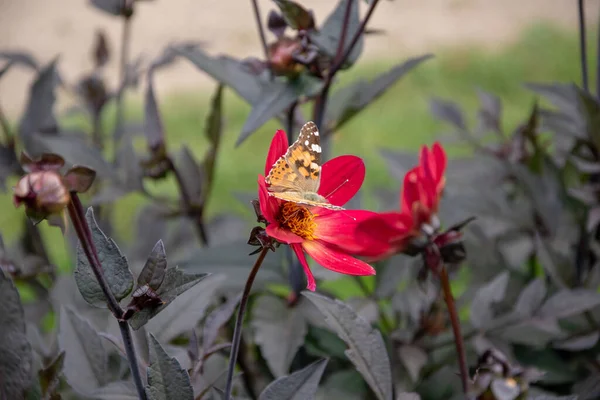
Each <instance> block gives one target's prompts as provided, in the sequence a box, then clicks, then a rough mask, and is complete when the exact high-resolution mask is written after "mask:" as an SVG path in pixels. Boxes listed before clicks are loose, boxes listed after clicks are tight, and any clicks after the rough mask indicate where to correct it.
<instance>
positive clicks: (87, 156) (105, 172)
mask: <svg viewBox="0 0 600 400" xmlns="http://www.w3.org/2000/svg"><path fill="white" fill-rule="evenodd" d="M31 138H32V140H33V141H34V142H35V143H36V149H38V150H39V152H46V153H55V154H58V155H60V156H61V157H62V158H64V159H65V161H66V163H67V164H68V165H81V166H85V167H88V168H91V169H93V170H94V171H96V175H97V176H98V177H99V178H105V179H112V180H116V179H117V176H116V175H115V172H114V171H113V167H112V166H111V165H110V164H109V163H108V162H107V161H106V160H105V159H104V157H103V156H102V153H101V152H100V150H98V149H97V148H95V147H94V146H92V145H91V144H89V143H87V142H86V141H85V140H83V139H82V138H80V137H76V136H73V135H61V136H55V135H52V136H50V135H43V134H38V133H34V134H32V135H31Z"/></svg>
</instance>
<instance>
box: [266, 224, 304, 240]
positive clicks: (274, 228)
mask: <svg viewBox="0 0 600 400" xmlns="http://www.w3.org/2000/svg"><path fill="white" fill-rule="evenodd" d="M266 231H267V235H269V236H270V237H272V238H273V239H276V240H277V241H279V242H281V243H286V244H291V243H302V242H303V241H304V239H303V238H301V237H300V236H298V235H296V234H295V233H293V232H290V231H288V230H287V229H283V228H281V227H280V226H278V225H277V224H269V225H268V226H267V228H266Z"/></svg>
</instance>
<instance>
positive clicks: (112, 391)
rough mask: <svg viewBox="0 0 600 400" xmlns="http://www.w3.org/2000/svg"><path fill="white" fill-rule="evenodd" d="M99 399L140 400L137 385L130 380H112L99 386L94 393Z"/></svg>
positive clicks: (95, 397)
mask: <svg viewBox="0 0 600 400" xmlns="http://www.w3.org/2000/svg"><path fill="white" fill-rule="evenodd" d="M93 397H94V399H97V400H138V399H139V397H138V394H137V390H136V388H135V385H134V384H133V383H132V382H129V381H117V382H111V383H109V384H108V385H105V386H102V387H101V388H98V390H96V391H95V392H94V394H93Z"/></svg>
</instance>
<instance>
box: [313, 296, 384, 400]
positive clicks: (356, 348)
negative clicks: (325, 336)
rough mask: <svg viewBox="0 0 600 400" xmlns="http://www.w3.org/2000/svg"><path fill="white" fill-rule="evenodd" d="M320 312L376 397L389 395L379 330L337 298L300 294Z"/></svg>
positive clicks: (381, 397)
mask: <svg viewBox="0 0 600 400" xmlns="http://www.w3.org/2000/svg"><path fill="white" fill-rule="evenodd" d="M302 294H303V295H304V296H306V297H307V298H308V299H309V300H310V301H312V302H313V303H314V305H315V306H316V307H317V308H318V309H319V310H320V311H321V312H322V313H323V315H324V316H325V320H326V321H327V323H328V324H329V326H330V327H331V328H332V329H334V330H335V331H336V333H337V334H338V336H339V337H340V338H341V339H342V340H343V341H344V342H345V343H346V344H347V345H348V347H349V349H347V350H346V356H347V357H348V358H349V359H350V361H352V363H353V364H354V366H355V367H356V369H357V370H358V372H360V373H361V375H362V376H363V377H364V378H365V380H366V381H367V383H368V384H369V386H370V387H371V389H372V390H373V392H374V393H375V395H376V396H377V398H378V399H379V400H390V399H391V398H392V373H391V370H390V360H389V357H388V354H387V351H386V347H385V344H384V342H383V338H382V337H381V333H380V332H379V331H378V330H376V329H373V328H372V327H371V325H370V324H369V323H367V322H366V321H365V320H364V319H362V318H361V317H359V316H358V315H356V313H355V312H354V311H353V310H352V309H351V308H350V307H348V306H347V305H345V304H344V303H342V302H341V301H339V300H331V299H328V298H326V297H323V296H321V295H318V294H315V293H307V292H303V293H302Z"/></svg>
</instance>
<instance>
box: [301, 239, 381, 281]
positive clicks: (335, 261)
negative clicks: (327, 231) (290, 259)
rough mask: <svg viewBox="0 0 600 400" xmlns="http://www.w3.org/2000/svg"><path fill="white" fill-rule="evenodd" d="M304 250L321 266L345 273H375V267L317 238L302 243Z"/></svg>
mask: <svg viewBox="0 0 600 400" xmlns="http://www.w3.org/2000/svg"><path fill="white" fill-rule="evenodd" d="M302 247H303V248H304V250H305V251H306V252H307V253H308V254H309V255H310V256H311V257H312V258H313V259H314V260H315V261H316V262H317V263H319V264H320V265H321V266H322V267H324V268H327V269H330V270H332V271H335V272H339V273H341V274H347V275H375V269H374V268H373V267H371V266H370V265H369V264H367V263H366V262H364V261H361V260H359V259H356V258H354V257H350V256H349V255H348V254H346V253H343V252H341V251H339V250H337V249H335V248H333V247H329V246H327V244H325V243H323V242H321V241H319V240H307V241H305V242H304V243H302Z"/></svg>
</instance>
